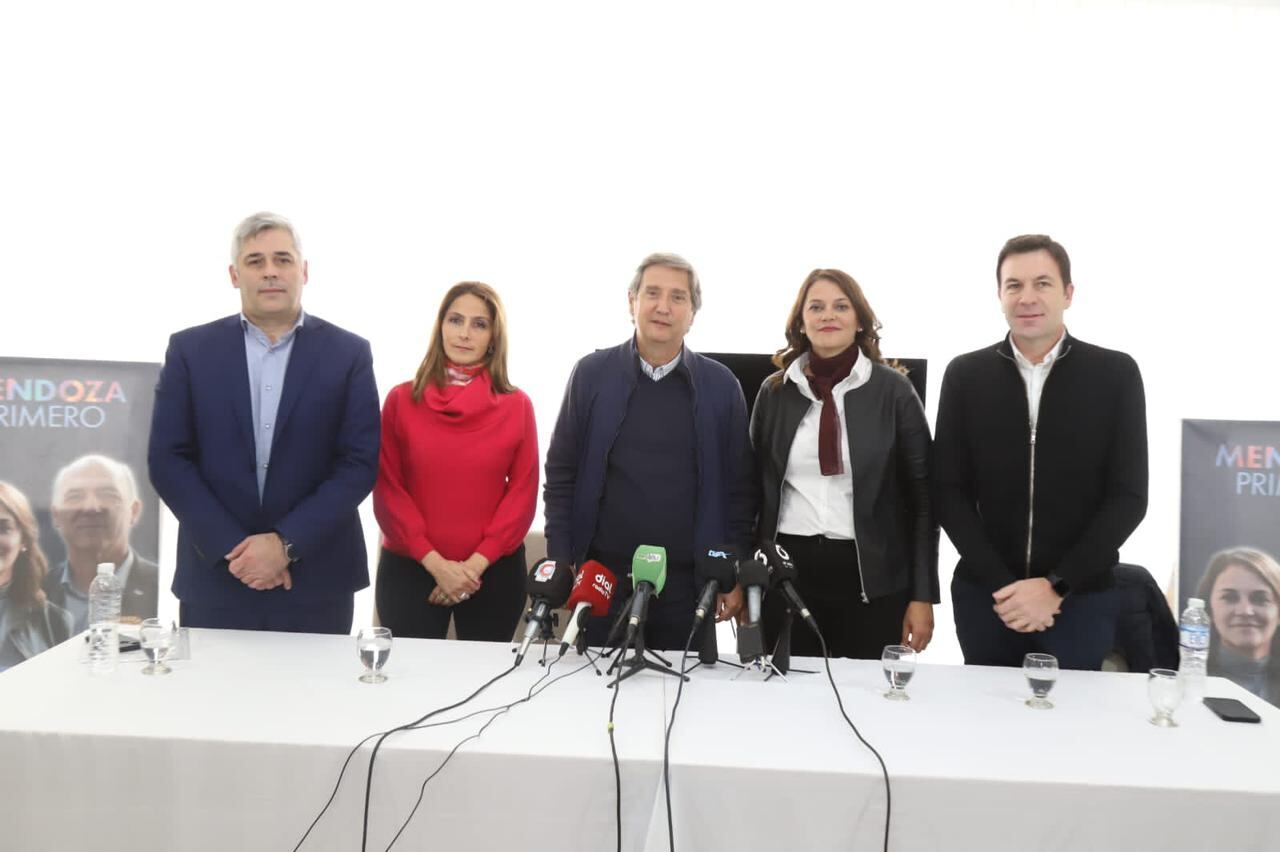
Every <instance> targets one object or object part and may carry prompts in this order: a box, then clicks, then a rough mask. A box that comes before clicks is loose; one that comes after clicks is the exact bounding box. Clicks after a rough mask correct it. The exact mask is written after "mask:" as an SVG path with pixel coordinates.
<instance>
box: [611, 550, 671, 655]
mask: <svg viewBox="0 0 1280 852" xmlns="http://www.w3.org/2000/svg"><path fill="white" fill-rule="evenodd" d="M666 584H667V549H666V548H665V547H656V546H654V545H651V544H642V545H640V546H639V547H637V548H636V552H635V555H634V556H632V557H631V585H632V587H633V588H634V589H635V592H634V594H633V595H632V596H631V612H630V614H629V615H628V616H627V638H626V640H625V641H624V642H623V643H622V647H624V648H626V647H628V646H629V645H630V644H631V640H632V639H634V638H635V635H636V631H637V630H639V629H640V625H641V624H642V623H643V622H644V616H645V611H646V610H647V609H648V607H649V598H650V597H657V596H658V595H659V594H661V593H662V588H663V586H665V585H666Z"/></svg>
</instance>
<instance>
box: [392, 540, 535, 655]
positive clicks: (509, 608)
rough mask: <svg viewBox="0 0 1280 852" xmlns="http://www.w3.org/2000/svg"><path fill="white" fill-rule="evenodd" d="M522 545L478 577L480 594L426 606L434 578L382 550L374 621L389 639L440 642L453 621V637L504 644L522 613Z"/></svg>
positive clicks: (418, 565)
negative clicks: (398, 638)
mask: <svg viewBox="0 0 1280 852" xmlns="http://www.w3.org/2000/svg"><path fill="white" fill-rule="evenodd" d="M527 570H528V566H526V565H525V559H524V545H523V544H522V545H520V546H519V547H518V548H516V550H515V551H514V552H513V553H509V554H507V555H506V556H503V557H501V558H499V559H498V561H497V562H494V563H493V564H492V565H490V566H489V567H488V568H487V569H485V572H484V575H483V576H482V577H481V578H480V591H478V592H476V593H475V594H474V595H473V596H472V597H470V598H468V599H467V600H465V601H462V602H461V603H456V604H454V605H453V606H436V605H435V604H431V603H427V599H428V598H429V597H430V596H431V592H432V590H433V589H435V587H436V581H435V578H434V577H432V576H431V573H430V572H429V571H427V569H426V568H423V567H422V563H420V562H418V561H417V560H416V559H410V558H409V557H407V556H401V555H400V554H398V553H392V552H391V551H389V550H386V549H385V548H384V549H383V551H382V555H381V556H380V557H379V558H378V586H377V590H376V592H375V595H374V597H375V598H376V600H377V605H378V620H379V621H380V622H381V623H382V625H383V626H384V627H390V628H391V635H392V636H408V637H412V638H415V639H443V638H445V636H446V635H447V634H448V632H449V619H450V618H452V619H453V620H454V627H455V628H456V630H457V634H458V638H459V639H467V640H475V641H480V642H510V641H511V639H512V637H513V636H514V635H515V632H516V625H517V623H518V622H519V621H520V615H521V613H523V612H524V602H525V594H524V582H525V573H526V572H527Z"/></svg>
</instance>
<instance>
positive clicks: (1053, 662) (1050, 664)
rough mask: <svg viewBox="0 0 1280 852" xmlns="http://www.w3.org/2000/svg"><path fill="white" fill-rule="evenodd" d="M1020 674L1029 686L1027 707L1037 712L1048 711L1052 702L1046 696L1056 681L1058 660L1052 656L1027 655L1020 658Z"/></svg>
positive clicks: (1051, 706)
mask: <svg viewBox="0 0 1280 852" xmlns="http://www.w3.org/2000/svg"><path fill="white" fill-rule="evenodd" d="M1022 673H1023V674H1024V675H1026V676H1027V683H1028V684H1029V685H1030V686H1031V697H1030V698H1028V699H1027V706H1028V707H1034V708H1035V709H1037V710H1050V709H1052V708H1053V702H1052V701H1050V700H1049V699H1048V698H1046V697H1045V696H1047V695H1048V694H1049V690H1051V689H1053V684H1054V683H1055V682H1056V681H1057V680H1058V658H1057V657H1055V656H1053V655H1052V654H1027V655H1026V656H1025V657H1023V658H1022Z"/></svg>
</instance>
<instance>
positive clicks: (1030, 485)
mask: <svg viewBox="0 0 1280 852" xmlns="http://www.w3.org/2000/svg"><path fill="white" fill-rule="evenodd" d="M1028 425H1030V426H1031V450H1030V452H1031V465H1030V474H1029V475H1028V477H1027V479H1028V482H1027V579H1028V580H1029V579H1031V531H1032V530H1033V529H1034V527H1035V519H1036V426H1035V425H1033V424H1030V423H1029V424H1028Z"/></svg>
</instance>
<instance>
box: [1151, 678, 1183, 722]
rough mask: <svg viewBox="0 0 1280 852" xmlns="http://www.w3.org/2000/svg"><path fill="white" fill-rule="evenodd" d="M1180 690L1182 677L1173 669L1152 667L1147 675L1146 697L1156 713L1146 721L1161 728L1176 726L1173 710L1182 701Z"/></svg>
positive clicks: (1181, 688)
mask: <svg viewBox="0 0 1280 852" xmlns="http://www.w3.org/2000/svg"><path fill="white" fill-rule="evenodd" d="M1182 690H1183V683H1182V679H1181V678H1179V677H1178V673H1177V672H1175V671H1174V670H1173V669H1152V670H1151V674H1149V675H1147V697H1148V698H1150V699H1151V706H1152V707H1154V708H1155V709H1156V715H1154V716H1152V717H1151V718H1150V719H1148V720H1147V721H1149V722H1150V723H1151V724H1153V725H1156V726H1158V727H1161V728H1176V727H1178V723H1177V722H1175V721H1173V711H1174V710H1177V709H1178V705H1179V704H1181V703H1182Z"/></svg>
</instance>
